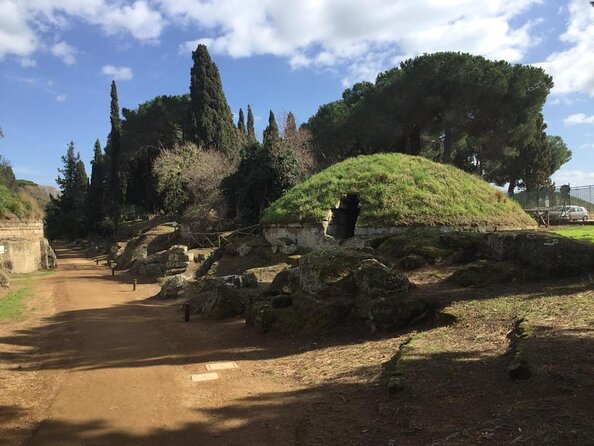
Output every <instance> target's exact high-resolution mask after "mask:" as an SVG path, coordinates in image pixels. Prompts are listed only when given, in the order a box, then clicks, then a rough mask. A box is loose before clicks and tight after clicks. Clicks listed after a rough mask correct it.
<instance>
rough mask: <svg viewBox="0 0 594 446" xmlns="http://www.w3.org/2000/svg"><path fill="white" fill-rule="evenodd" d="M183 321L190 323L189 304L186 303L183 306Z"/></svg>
mask: <svg viewBox="0 0 594 446" xmlns="http://www.w3.org/2000/svg"><path fill="white" fill-rule="evenodd" d="M184 321H186V322H190V304H189V303H188V302H186V303H185V304H184Z"/></svg>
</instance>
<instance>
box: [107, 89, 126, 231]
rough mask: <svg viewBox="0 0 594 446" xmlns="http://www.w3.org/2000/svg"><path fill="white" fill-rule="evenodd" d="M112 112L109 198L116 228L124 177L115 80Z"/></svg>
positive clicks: (110, 116) (112, 91) (112, 90)
mask: <svg viewBox="0 0 594 446" xmlns="http://www.w3.org/2000/svg"><path fill="white" fill-rule="evenodd" d="M110 96H111V112H110V115H109V121H110V123H111V132H110V133H109V147H110V151H109V155H110V156H109V158H110V175H109V198H110V200H111V216H112V219H113V223H114V226H115V228H116V229H117V227H118V225H119V222H120V210H121V205H122V201H123V196H124V194H123V190H122V177H121V172H120V152H121V149H120V135H121V131H122V123H121V121H120V106H119V104H118V90H117V88H116V83H115V81H111V93H110Z"/></svg>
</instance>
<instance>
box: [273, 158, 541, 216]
mask: <svg viewBox="0 0 594 446" xmlns="http://www.w3.org/2000/svg"><path fill="white" fill-rule="evenodd" d="M347 194H356V195H357V197H358V199H359V201H360V208H361V213H360V215H359V219H358V221H357V226H359V227H373V226H463V227H469V226H494V227H498V228H504V227H515V228H518V227H532V226H534V221H533V220H532V219H531V218H530V217H529V216H528V215H527V214H526V213H524V211H523V210H522V209H521V208H520V206H519V205H518V204H517V203H516V202H514V201H513V200H510V199H508V198H507V197H506V195H505V194H503V193H501V192H500V191H497V190H496V189H494V188H493V187H491V186H490V185H489V184H488V183H486V182H485V181H483V180H481V179H480V178H478V177H476V176H474V175H471V174H468V173H466V172H463V171H462V170H459V169H457V168H455V167H452V166H449V165H445V164H440V163H435V162H433V161H430V160H428V159H426V158H422V157H416V156H409V155H404V154H399V153H390V154H376V155H368V156H358V157H356V158H350V159H347V160H345V161H343V162H341V163H338V164H335V165H333V166H331V167H330V168H328V169H326V170H324V171H322V172H320V173H318V174H316V175H314V176H312V177H311V178H309V179H308V180H306V181H305V182H303V183H302V184H300V185H298V186H296V187H294V188H293V189H291V190H290V191H288V192H287V193H286V194H285V195H284V196H283V197H282V198H280V199H279V200H277V201H276V202H275V203H273V204H272V205H271V206H270V207H269V208H268V210H267V211H266V213H265V215H264V217H263V220H262V221H263V222H264V223H290V222H319V221H322V220H323V219H325V218H327V216H328V213H329V211H330V209H332V208H334V207H335V206H336V205H337V203H338V202H339V200H340V198H341V197H343V196H345V195H347Z"/></svg>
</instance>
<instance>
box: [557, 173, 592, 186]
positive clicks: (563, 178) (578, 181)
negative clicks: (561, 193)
mask: <svg viewBox="0 0 594 446" xmlns="http://www.w3.org/2000/svg"><path fill="white" fill-rule="evenodd" d="M552 179H553V181H554V182H555V184H556V185H561V184H571V185H572V187H575V186H588V185H590V184H594V172H585V171H583V170H559V171H557V172H556V173H555V174H553V177H552Z"/></svg>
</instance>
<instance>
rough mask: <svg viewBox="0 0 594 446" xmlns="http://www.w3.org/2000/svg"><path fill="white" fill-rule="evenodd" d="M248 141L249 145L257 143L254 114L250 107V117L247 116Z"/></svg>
mask: <svg viewBox="0 0 594 446" xmlns="http://www.w3.org/2000/svg"><path fill="white" fill-rule="evenodd" d="M247 140H248V144H253V143H255V142H256V130H255V129H254V113H253V112H252V107H250V106H249V105H248V115H247Z"/></svg>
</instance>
